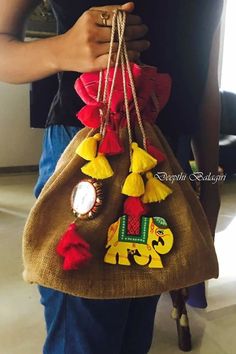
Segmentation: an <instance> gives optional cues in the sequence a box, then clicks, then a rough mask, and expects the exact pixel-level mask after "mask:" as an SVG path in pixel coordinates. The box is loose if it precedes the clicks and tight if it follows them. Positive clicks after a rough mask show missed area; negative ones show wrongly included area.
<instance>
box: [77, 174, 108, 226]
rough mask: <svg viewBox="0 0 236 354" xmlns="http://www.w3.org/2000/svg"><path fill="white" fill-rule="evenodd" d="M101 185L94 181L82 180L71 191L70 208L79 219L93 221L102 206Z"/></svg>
mask: <svg viewBox="0 0 236 354" xmlns="http://www.w3.org/2000/svg"><path fill="white" fill-rule="evenodd" d="M102 198H103V194H102V183H101V182H100V181H97V180H96V179H83V180H82V181H80V182H79V183H78V184H77V185H76V186H75V188H74V189H73V191H72V195H71V206H72V210H73V213H74V215H76V217H78V218H79V219H93V218H94V217H95V215H96V214H97V213H98V211H99V208H100V207H101V205H102Z"/></svg>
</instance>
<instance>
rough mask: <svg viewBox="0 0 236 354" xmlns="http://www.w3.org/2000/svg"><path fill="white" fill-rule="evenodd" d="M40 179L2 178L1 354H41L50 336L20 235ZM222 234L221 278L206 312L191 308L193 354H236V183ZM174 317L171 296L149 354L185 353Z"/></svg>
mask: <svg viewBox="0 0 236 354" xmlns="http://www.w3.org/2000/svg"><path fill="white" fill-rule="evenodd" d="M35 178H36V176H35V175H30V174H29V175H5V176H0V284H1V286H0V354H40V353H42V349H41V348H42V343H43V340H44V335H45V332H44V322H43V313H42V308H41V305H40V304H39V297H38V293H37V290H36V288H35V286H32V285H27V284H25V283H24V282H23V280H22V277H21V272H22V261H21V233H22V228H23V225H24V222H25V218H26V216H27V214H28V211H29V208H30V207H31V205H32V204H33V202H34V198H33V196H32V189H33V185H34V183H35ZM217 230H218V232H217V235H216V248H217V253H218V257H219V261H220V278H219V279H218V280H212V281H210V282H209V283H208V302H209V307H208V309H207V310H196V309H191V308H189V317H190V323H191V332H192V341H193V351H192V352H193V353H202V354H236V256H235V249H236V179H231V180H228V181H227V183H226V184H225V185H224V187H223V197H222V207H221V213H220V217H219V222H218V228H217ZM170 311H171V304H170V299H169V296H167V295H164V296H163V297H162V299H161V301H160V303H159V305H158V310H157V316H156V322H155V330H154V338H153V345H152V349H151V351H150V354H156V353H160V354H162V353H163V354H164V353H165V354H175V353H180V351H179V350H178V347H177V343H176V340H177V336H176V328H175V322H174V321H173V320H171V319H170ZM71 354H73V353H71ZM94 354H97V353H94ZM99 354H100V353H99ZM101 354H102V353H101ZM111 354H112V353H111Z"/></svg>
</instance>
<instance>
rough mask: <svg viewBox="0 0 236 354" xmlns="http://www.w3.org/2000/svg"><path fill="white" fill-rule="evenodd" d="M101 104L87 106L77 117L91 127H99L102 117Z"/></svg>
mask: <svg viewBox="0 0 236 354" xmlns="http://www.w3.org/2000/svg"><path fill="white" fill-rule="evenodd" d="M100 108H101V105H96V106H85V107H83V108H82V109H81V110H80V111H79V112H78V113H77V114H76V117H77V118H78V119H79V120H80V121H81V123H83V124H84V125H85V126H86V127H89V128H95V129H96V128H98V127H99V126H100V123H101V118H100V111H99V110H100Z"/></svg>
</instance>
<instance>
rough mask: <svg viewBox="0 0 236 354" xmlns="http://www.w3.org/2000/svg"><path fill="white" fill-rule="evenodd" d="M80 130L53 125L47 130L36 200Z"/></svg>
mask: <svg viewBox="0 0 236 354" xmlns="http://www.w3.org/2000/svg"><path fill="white" fill-rule="evenodd" d="M79 130H80V128H78V127H69V126H64V125H51V126H49V127H48V128H46V129H45V133H44V138H43V148H42V155H41V158H40V161H39V177H38V181H37V183H36V185H35V187H34V195H35V197H36V198H37V197H38V196H39V194H40V192H41V190H42V188H43V186H44V185H45V183H46V182H47V180H48V179H49V177H51V175H52V174H53V172H54V170H55V167H56V164H57V161H58V160H59V158H60V156H61V154H62V153H63V151H64V150H65V148H66V147H67V145H68V144H69V142H70V141H71V140H72V138H73V137H74V136H75V134H76V133H77V132H78V131H79Z"/></svg>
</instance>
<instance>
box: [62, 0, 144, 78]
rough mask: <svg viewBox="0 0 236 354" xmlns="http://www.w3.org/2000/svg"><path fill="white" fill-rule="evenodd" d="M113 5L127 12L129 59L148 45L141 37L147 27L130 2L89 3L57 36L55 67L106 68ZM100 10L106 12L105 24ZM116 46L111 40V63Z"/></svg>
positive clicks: (137, 55)
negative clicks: (66, 28)
mask: <svg viewBox="0 0 236 354" xmlns="http://www.w3.org/2000/svg"><path fill="white" fill-rule="evenodd" d="M117 8H119V9H122V10H124V11H126V12H127V27H126V32H125V38H126V41H127V49H128V55H129V59H130V60H131V61H135V60H137V59H138V58H139V55H140V52H142V51H143V50H145V49H147V48H148V47H149V42H148V41H147V40H144V39H142V38H143V37H144V35H145V34H146V33H147V30H148V29H147V26H146V25H144V24H143V23H142V20H141V18H140V17H139V16H136V15H133V14H131V12H132V11H133V9H134V4H133V3H132V2H130V3H127V4H125V5H122V6H118V5H117V6H115V5H114V6H103V7H93V8H91V9H89V10H88V11H86V12H84V14H83V15H82V16H81V17H80V18H79V19H78V21H77V22H76V23H75V25H74V26H73V27H72V28H71V29H70V30H69V31H68V32H66V33H65V34H62V35H60V36H58V39H57V55H56V56H55V58H56V59H55V60H56V66H57V68H58V71H78V72H90V71H98V70H101V69H104V68H106V66H107V61H108V52H109V46H110V37H111V24H112V17H113V10H114V9H117ZM104 12H106V13H107V14H108V15H109V18H108V20H107V24H106V26H104V24H103V20H102V18H101V14H102V13H104ZM117 48H118V44H117V43H114V47H113V63H112V65H113V64H114V56H115V53H116V52H117Z"/></svg>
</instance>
